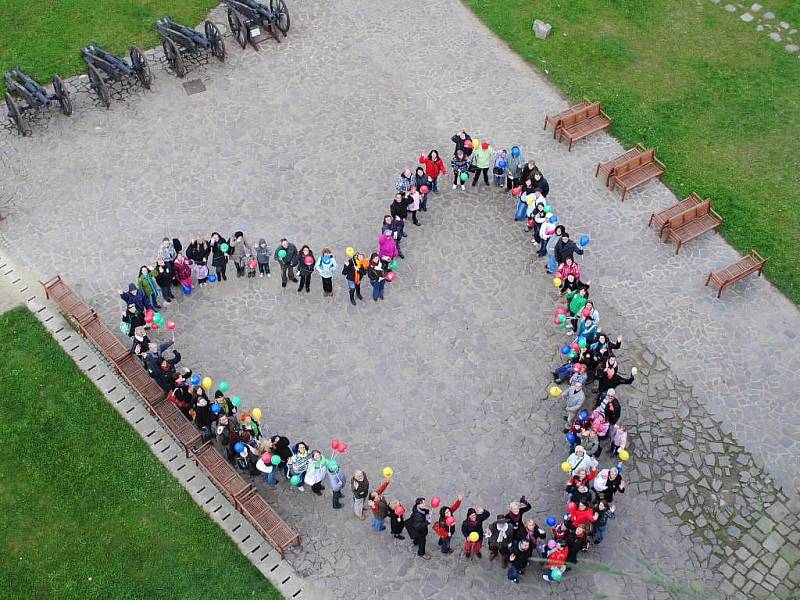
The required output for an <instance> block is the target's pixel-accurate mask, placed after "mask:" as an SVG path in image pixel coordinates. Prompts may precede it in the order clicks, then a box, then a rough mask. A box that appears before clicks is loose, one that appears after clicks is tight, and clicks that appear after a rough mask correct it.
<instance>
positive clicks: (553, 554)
mask: <svg viewBox="0 0 800 600" xmlns="http://www.w3.org/2000/svg"><path fill="white" fill-rule="evenodd" d="M568 554H569V549H568V548H567V547H566V546H565V545H561V544H559V543H558V542H556V541H555V540H550V541H549V542H547V573H546V574H544V575H542V579H544V580H545V581H552V580H551V579H550V574H551V573H552V572H553V570H554V569H558V570H559V571H560V572H561V573H564V571H566V570H567V567H566V566H565V564H566V562H567V556H568Z"/></svg>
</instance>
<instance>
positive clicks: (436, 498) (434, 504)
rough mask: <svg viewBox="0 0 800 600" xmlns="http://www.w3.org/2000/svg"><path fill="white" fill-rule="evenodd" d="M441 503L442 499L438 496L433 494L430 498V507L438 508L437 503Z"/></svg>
mask: <svg viewBox="0 0 800 600" xmlns="http://www.w3.org/2000/svg"><path fill="white" fill-rule="evenodd" d="M441 503H442V499H441V498H439V496H434V497H433V498H431V508H439V505H440V504H441Z"/></svg>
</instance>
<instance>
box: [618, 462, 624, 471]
mask: <svg viewBox="0 0 800 600" xmlns="http://www.w3.org/2000/svg"><path fill="white" fill-rule="evenodd" d="M624 470H625V469H623V468H622V463H617V471H619V472H620V473H622V472H623V471H624Z"/></svg>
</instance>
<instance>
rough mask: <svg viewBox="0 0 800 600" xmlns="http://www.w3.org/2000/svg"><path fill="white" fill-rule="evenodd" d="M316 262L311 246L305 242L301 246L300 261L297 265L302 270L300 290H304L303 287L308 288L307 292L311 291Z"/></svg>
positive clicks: (298, 289)
mask: <svg viewBox="0 0 800 600" xmlns="http://www.w3.org/2000/svg"><path fill="white" fill-rule="evenodd" d="M315 262H316V261H315V260H314V253H313V252H311V248H309V247H308V244H304V245H303V247H302V248H300V261H299V264H298V266H297V268H298V269H299V271H300V285H298V286H297V291H298V292H302V291H303V288H305V289H306V293H310V292H311V276H312V275H313V274H314V263H315Z"/></svg>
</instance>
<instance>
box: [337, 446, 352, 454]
mask: <svg viewBox="0 0 800 600" xmlns="http://www.w3.org/2000/svg"><path fill="white" fill-rule="evenodd" d="M349 447H350V446H348V445H347V444H339V452H342V453H344V452H347V449H348V448H349Z"/></svg>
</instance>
